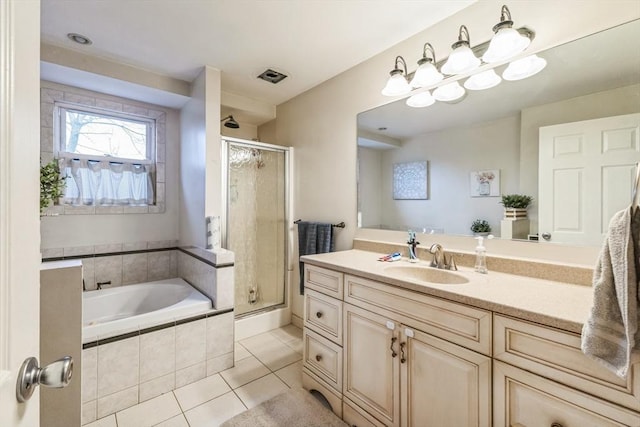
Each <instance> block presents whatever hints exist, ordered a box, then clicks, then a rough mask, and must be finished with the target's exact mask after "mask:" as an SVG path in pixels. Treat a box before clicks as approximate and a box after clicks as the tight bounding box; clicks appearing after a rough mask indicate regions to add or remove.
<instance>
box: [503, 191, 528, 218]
mask: <svg viewBox="0 0 640 427" xmlns="http://www.w3.org/2000/svg"><path fill="white" fill-rule="evenodd" d="M532 201H533V197H531V196H527V195H524V194H503V195H502V200H500V204H501V205H502V206H504V219H512V220H514V219H526V218H527V208H528V207H529V205H531V202H532Z"/></svg>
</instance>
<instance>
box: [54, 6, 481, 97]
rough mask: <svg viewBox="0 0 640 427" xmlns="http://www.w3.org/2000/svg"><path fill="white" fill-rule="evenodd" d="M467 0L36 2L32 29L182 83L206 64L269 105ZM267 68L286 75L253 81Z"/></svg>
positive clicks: (227, 87)
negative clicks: (83, 42) (85, 42)
mask: <svg viewBox="0 0 640 427" xmlns="http://www.w3.org/2000/svg"><path fill="white" fill-rule="evenodd" d="M474 1H475V0H447V1H445V0H439V1H435V0H412V1H397V0H42V18H41V19H42V20H41V29H42V40H43V41H44V42H46V43H49V44H53V45H58V46H63V47H67V48H70V49H76V50H80V51H82V52H83V53H86V54H89V55H95V56H100V57H104V58H108V59H112V60H116V61H118V62H122V63H126V64H129V65H133V66H136V67H140V68H144V69H148V70H151V71H154V72H157V73H162V74H165V75H169V76H171V77H175V78H179V79H182V80H187V81H192V80H193V79H194V78H195V77H196V76H197V75H198V73H199V72H200V70H201V68H202V67H203V66H204V65H209V66H212V67H215V68H218V69H219V70H221V71H222V89H223V90H224V91H226V92H230V93H234V94H237V95H242V96H246V97H249V98H253V99H256V100H259V101H262V102H266V103H269V104H272V105H278V104H280V103H282V102H284V101H287V100H288V99H291V98H293V97H295V96H296V95H298V94H300V93H302V92H304V91H306V90H308V89H310V88H312V87H314V86H316V85H318V84H320V83H322V82H323V81H325V80H328V79H329V78H331V77H333V76H335V75H337V74H340V73H341V72H343V71H345V70H347V69H349V68H351V67H353V66H355V65H357V64H358V63H360V62H362V61H364V60H366V59H368V58H370V57H372V56H374V55H376V54H378V53H380V52H382V51H384V50H386V49H387V48H389V47H391V46H393V45H395V44H397V43H399V42H400V41H402V40H404V39H406V38H408V37H410V36H412V35H414V34H416V33H418V32H420V31H422V30H424V29H425V28H427V27H429V26H431V25H433V24H434V23H436V22H438V21H440V20H442V19H444V18H446V17H448V16H450V15H452V14H454V13H455V12H457V11H459V10H461V9H462V8H464V7H467V6H468V5H470V4H471V3H473V2H474ZM70 32H75V33H79V34H82V35H85V36H87V37H89V38H90V39H91V40H92V41H93V45H91V46H80V45H77V44H75V43H72V42H71V41H70V40H69V39H68V38H67V37H66V34H67V33H70ZM389 65H390V68H391V65H392V64H389ZM266 68H273V69H275V70H277V71H280V72H283V73H285V74H287V75H288V76H289V77H287V78H286V79H284V80H283V81H282V82H281V83H279V84H277V85H274V84H272V83H267V82H264V81H262V80H259V79H257V78H256V76H257V75H258V74H260V73H261V72H262V71H264V70H265V69H266Z"/></svg>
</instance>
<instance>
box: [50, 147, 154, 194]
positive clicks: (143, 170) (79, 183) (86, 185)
mask: <svg viewBox="0 0 640 427" xmlns="http://www.w3.org/2000/svg"><path fill="white" fill-rule="evenodd" d="M59 162H60V171H61V172H62V175H63V176H66V179H67V185H66V189H65V194H64V197H63V203H65V204H71V205H101V206H102V205H106V206H110V205H117V206H140V205H145V206H146V205H153V202H154V197H153V180H152V177H151V175H152V171H153V165H145V164H136V163H124V162H113V161H109V160H87V159H74V158H61V159H60V160H59Z"/></svg>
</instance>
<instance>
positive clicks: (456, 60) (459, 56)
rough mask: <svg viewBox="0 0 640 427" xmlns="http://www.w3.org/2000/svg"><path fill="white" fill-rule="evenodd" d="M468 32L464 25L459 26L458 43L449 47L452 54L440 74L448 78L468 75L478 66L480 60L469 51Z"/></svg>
mask: <svg viewBox="0 0 640 427" xmlns="http://www.w3.org/2000/svg"><path fill="white" fill-rule="evenodd" d="M470 46H471V41H470V38H469V30H468V29H467V27H466V26H465V25H461V26H460V31H459V32H458V41H457V42H455V43H454V44H452V45H451V48H452V49H453V52H451V55H449V58H448V59H447V62H446V63H445V64H444V65H443V66H442V72H443V73H444V74H448V75H450V76H453V75H456V74H463V73H468V72H469V71H473V70H475V69H476V68H478V67H479V66H480V59H478V57H476V55H475V54H474V53H473V51H472V50H471V47H470Z"/></svg>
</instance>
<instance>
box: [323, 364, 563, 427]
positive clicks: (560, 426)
mask: <svg viewBox="0 0 640 427" xmlns="http://www.w3.org/2000/svg"><path fill="white" fill-rule="evenodd" d="M321 360H322V356H320V355H319V354H316V362H319V361H321ZM560 427H562V426H560Z"/></svg>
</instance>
